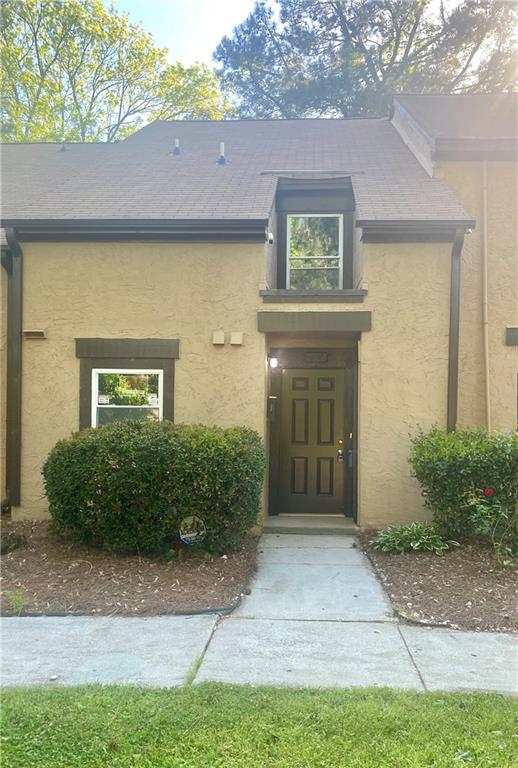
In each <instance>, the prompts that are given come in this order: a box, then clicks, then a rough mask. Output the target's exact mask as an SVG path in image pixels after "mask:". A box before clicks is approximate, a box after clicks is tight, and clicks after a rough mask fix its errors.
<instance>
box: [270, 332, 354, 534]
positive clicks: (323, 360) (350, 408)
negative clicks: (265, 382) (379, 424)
mask: <svg viewBox="0 0 518 768" xmlns="http://www.w3.org/2000/svg"><path fill="white" fill-rule="evenodd" d="M269 354H270V357H276V358H277V360H278V361H279V365H278V367H277V368H274V369H270V387H269V394H268V408H267V414H268V432H269V437H268V456H269V478H268V510H269V514H270V515H278V514H279V513H280V511H281V510H280V509H279V508H278V504H277V488H278V483H279V470H280V445H281V407H282V403H281V393H282V371H283V370H284V369H287V368H300V369H303V368H307V369H309V370H312V369H326V368H343V369H344V371H345V409H344V413H345V423H344V435H345V443H344V448H345V451H346V472H345V479H344V482H345V508H344V515H345V516H346V517H352V518H353V519H354V520H356V516H357V495H358V492H357V474H358V472H357V455H358V445H357V439H358V438H357V434H358V433H357V425H358V352H357V349H356V348H350V349H338V348H334V349H328V348H325V347H322V348H319V347H312V348H284V349H271V350H270V353H269Z"/></svg>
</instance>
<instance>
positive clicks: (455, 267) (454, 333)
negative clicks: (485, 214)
mask: <svg viewBox="0 0 518 768" xmlns="http://www.w3.org/2000/svg"><path fill="white" fill-rule="evenodd" d="M463 244H464V229H456V230H455V236H454V239H453V246H452V249H451V277H450V336H449V346H448V410H447V418H446V426H447V429H448V432H451V431H452V430H454V429H455V427H456V426H457V411H458V397H459V394H458V393H459V335H460V257H461V253H462V246H463Z"/></svg>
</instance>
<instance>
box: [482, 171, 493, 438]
mask: <svg viewBox="0 0 518 768" xmlns="http://www.w3.org/2000/svg"><path fill="white" fill-rule="evenodd" d="M487 239H488V238H487V160H483V161H482V333H483V339H484V387H485V404H486V427H487V430H488V432H490V431H491V385H490V377H489V311H488V298H487V284H488V269H487V251H488V248H487Z"/></svg>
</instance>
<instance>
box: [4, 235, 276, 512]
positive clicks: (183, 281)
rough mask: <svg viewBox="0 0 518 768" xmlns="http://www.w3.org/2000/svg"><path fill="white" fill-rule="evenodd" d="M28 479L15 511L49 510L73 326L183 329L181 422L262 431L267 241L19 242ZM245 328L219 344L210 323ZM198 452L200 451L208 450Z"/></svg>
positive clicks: (141, 334)
mask: <svg viewBox="0 0 518 768" xmlns="http://www.w3.org/2000/svg"><path fill="white" fill-rule="evenodd" d="M22 247H23V251H24V327H25V328H37V329H44V330H45V331H46V333H47V338H46V339H45V340H24V341H23V411H22V465H21V466H22V488H21V507H19V508H16V509H14V510H13V516H14V517H15V518H21V517H31V518H37V517H45V516H46V515H47V505H46V499H45V497H44V493H43V485H42V480H41V467H42V463H43V461H44V460H45V457H46V456H47V454H48V452H49V450H50V449H51V448H52V446H53V445H54V444H55V443H56V441H57V440H59V439H60V438H63V437H66V436H68V435H69V434H70V433H72V432H74V431H76V430H77V429H78V428H79V360H78V359H77V358H76V355H75V341H74V339H75V338H76V337H80V338H84V337H92V338H95V337H100V338H179V339H180V358H179V360H177V361H176V364H175V403H174V408H175V421H176V422H190V423H193V422H198V423H205V424H219V425H221V426H231V425H237V424H247V425H248V426H250V427H253V428H254V429H256V430H257V431H258V432H259V433H260V434H261V435H262V434H263V433H264V423H265V418H264V408H265V401H266V397H265V379H266V372H265V337H264V335H263V334H259V333H257V325H256V324H257V320H256V310H257V308H258V305H259V296H258V291H259V287H260V285H261V284H262V283H261V281H262V280H263V274H264V272H263V270H264V246H263V245H241V244H239V245H236V244H221V245H212V244H210V245H207V244H158V243H146V244H135V243H52V244H29V243H26V244H22ZM217 330H219V331H225V332H226V333H227V335H228V334H229V333H230V332H231V331H242V332H243V333H244V343H243V346H230V344H229V343H228V336H227V343H226V344H225V345H224V346H214V345H213V344H212V333H213V331H217ZM200 461H202V457H200Z"/></svg>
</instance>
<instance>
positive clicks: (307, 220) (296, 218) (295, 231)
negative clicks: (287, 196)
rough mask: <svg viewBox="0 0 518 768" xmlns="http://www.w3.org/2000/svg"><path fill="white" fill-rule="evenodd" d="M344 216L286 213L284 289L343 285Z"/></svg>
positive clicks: (326, 287)
mask: <svg viewBox="0 0 518 768" xmlns="http://www.w3.org/2000/svg"><path fill="white" fill-rule="evenodd" d="M343 230H344V222H343V216H342V215H341V214H337V213H303V214H302V213H301V214H296V213H293V214H288V215H287V216H286V250H287V254H286V288H292V289H294V290H311V289H313V290H325V289H330V288H342V286H343V250H344V234H343Z"/></svg>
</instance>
